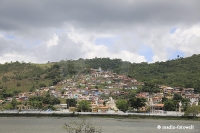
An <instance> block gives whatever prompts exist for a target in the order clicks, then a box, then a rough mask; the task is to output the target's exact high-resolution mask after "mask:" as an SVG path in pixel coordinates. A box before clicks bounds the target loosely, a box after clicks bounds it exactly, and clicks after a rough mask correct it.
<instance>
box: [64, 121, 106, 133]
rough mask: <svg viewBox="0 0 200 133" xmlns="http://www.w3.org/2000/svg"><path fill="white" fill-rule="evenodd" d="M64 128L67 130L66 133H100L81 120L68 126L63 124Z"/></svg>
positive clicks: (94, 127) (91, 124)
mask: <svg viewBox="0 0 200 133" xmlns="http://www.w3.org/2000/svg"><path fill="white" fill-rule="evenodd" d="M64 128H65V129H66V130H67V132H68V133H101V132H102V131H101V128H100V127H99V128H98V127H96V126H95V125H94V124H93V123H91V122H86V121H85V120H82V121H80V122H78V121H72V122H70V124H65V125H64Z"/></svg>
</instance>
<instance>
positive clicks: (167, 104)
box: [164, 100, 176, 111]
mask: <svg viewBox="0 0 200 133" xmlns="http://www.w3.org/2000/svg"><path fill="white" fill-rule="evenodd" d="M164 110H165V111H174V110H176V105H175V103H174V101H172V100H166V101H165V102H164Z"/></svg>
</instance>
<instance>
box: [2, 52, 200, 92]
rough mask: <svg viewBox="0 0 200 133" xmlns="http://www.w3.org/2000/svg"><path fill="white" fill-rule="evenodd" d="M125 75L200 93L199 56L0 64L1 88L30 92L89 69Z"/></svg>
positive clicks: (146, 82)
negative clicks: (132, 61) (150, 61)
mask: <svg viewBox="0 0 200 133" xmlns="http://www.w3.org/2000/svg"><path fill="white" fill-rule="evenodd" d="M99 67H101V68H102V69H103V70H109V71H112V72H115V73H118V74H126V75H128V76H129V77H133V78H136V79H137V80H138V81H142V82H144V83H145V84H146V85H147V86H154V85H158V84H163V85H169V86H179V87H187V88H190V87H192V88H195V91H198V92H200V55H193V56H191V57H188V58H178V59H175V60H170V61H166V62H156V63H152V64H148V63H145V62H143V63H130V62H124V61H122V60H121V59H109V58H94V59H79V60H67V61H64V60H62V61H60V62H57V63H47V64H32V63H20V62H12V63H5V64H0V89H3V88H4V89H9V90H13V91H14V90H15V91H16V90H17V91H32V90H33V89H35V88H39V87H43V86H50V85H55V84H57V82H59V81H60V80H63V79H66V78H69V77H73V75H74V74H79V73H85V74H87V73H88V72H89V68H94V69H97V68H99Z"/></svg>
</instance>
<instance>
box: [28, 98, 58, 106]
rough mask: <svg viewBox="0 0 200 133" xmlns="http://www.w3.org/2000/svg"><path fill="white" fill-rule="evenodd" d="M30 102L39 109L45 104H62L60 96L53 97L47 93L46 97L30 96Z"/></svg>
mask: <svg viewBox="0 0 200 133" xmlns="http://www.w3.org/2000/svg"><path fill="white" fill-rule="evenodd" d="M29 104H30V105H31V106H32V107H33V108H38V109H42V108H43V107H44V105H45V104H46V105H51V106H52V105H55V104H60V100H59V99H58V98H55V97H51V96H50V95H46V97H41V96H38V97H30V98H29Z"/></svg>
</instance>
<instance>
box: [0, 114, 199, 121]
mask: <svg viewBox="0 0 200 133" xmlns="http://www.w3.org/2000/svg"><path fill="white" fill-rule="evenodd" d="M0 117H80V118H84V117H96V118H99V117H101V118H115V119H164V120H195V121H200V117H197V116H161V115H135V114H126V115H124V114H80V113H78V112H76V113H0Z"/></svg>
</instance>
